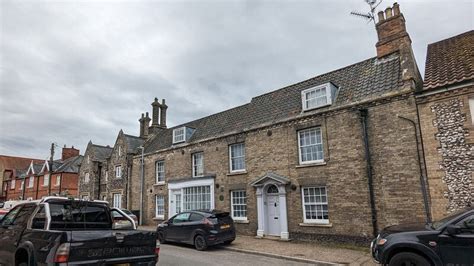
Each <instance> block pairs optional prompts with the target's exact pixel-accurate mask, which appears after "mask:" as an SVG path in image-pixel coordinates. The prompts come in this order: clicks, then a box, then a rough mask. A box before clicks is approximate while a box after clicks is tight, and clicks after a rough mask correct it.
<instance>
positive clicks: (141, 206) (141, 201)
mask: <svg viewBox="0 0 474 266" xmlns="http://www.w3.org/2000/svg"><path fill="white" fill-rule="evenodd" d="M139 148H140V149H141V150H142V156H141V161H140V221H139V224H140V225H143V193H144V189H145V184H144V182H145V169H144V164H145V161H144V160H143V157H144V152H145V148H144V147H143V146H140V147H139Z"/></svg>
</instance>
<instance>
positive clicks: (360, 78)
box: [145, 54, 402, 153]
mask: <svg viewBox="0 0 474 266" xmlns="http://www.w3.org/2000/svg"><path fill="white" fill-rule="evenodd" d="M327 82H332V83H333V84H334V85H336V86H337V87H338V88H339V90H338V94H337V96H336V100H335V102H334V103H333V104H332V105H331V106H329V107H323V108H319V109H316V110H313V111H309V112H305V113H302V111H301V110H302V105H301V91H302V90H304V89H307V88H311V87H314V86H317V85H321V84H325V83H327ZM401 84H402V82H401V70H400V60H399V56H398V54H393V55H392V56H390V57H388V58H384V59H383V60H379V59H377V58H370V59H367V60H365V61H362V62H359V63H356V64H353V65H350V66H347V67H344V68H341V69H338V70H335V71H332V72H329V73H326V74H323V75H320V76H316V77H314V78H311V79H308V80H305V81H303V82H300V83H297V84H294V85H291V86H288V87H284V88H281V89H279V90H276V91H273V92H270V93H266V94H263V95H260V96H257V97H254V98H253V99H252V100H251V102H250V103H248V104H244V105H242V106H238V107H235V108H232V109H229V110H227V111H223V112H220V113H217V114H213V115H210V116H207V117H204V118H201V119H198V120H195V121H192V122H189V123H185V124H183V125H179V126H176V127H174V128H177V127H182V126H186V127H191V128H194V129H195V132H194V134H193V135H192V137H191V139H190V140H189V142H197V141H201V140H204V139H209V138H214V137H219V136H222V135H226V134H232V133H238V132H243V131H246V130H249V129H252V128H257V127H259V126H261V125H264V124H271V123H275V122H278V121H283V120H285V119H292V118H298V117H301V116H303V115H306V114H308V113H318V112H324V111H327V110H330V109H333V108H337V107H340V106H344V105H348V104H352V103H356V102H359V101H363V100H369V99H372V98H378V97H381V96H384V95H386V94H388V93H392V92H394V91H397V90H399V89H400V85H401ZM174 128H170V129H166V130H162V131H160V133H158V134H157V135H156V136H154V137H153V138H152V139H150V140H148V141H147V142H146V143H145V152H146V153H148V152H154V151H157V150H160V149H164V148H169V147H171V146H172V131H173V129H174Z"/></svg>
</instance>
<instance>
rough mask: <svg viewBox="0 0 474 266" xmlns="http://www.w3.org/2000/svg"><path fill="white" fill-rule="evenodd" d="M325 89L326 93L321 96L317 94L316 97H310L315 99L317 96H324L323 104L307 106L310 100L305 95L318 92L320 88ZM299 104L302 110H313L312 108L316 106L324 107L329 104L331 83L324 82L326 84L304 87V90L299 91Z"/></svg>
mask: <svg viewBox="0 0 474 266" xmlns="http://www.w3.org/2000/svg"><path fill="white" fill-rule="evenodd" d="M323 89H324V90H325V92H326V94H325V95H323V96H318V97H314V98H311V99H317V98H326V103H324V104H319V105H318V104H316V105H315V106H308V102H309V101H310V100H311V99H310V100H308V99H307V98H306V96H307V95H308V94H310V93H312V92H315V93H316V92H318V91H321V90H323ZM301 104H302V106H303V111H308V110H313V109H316V108H321V107H324V106H328V105H331V104H332V91H331V85H330V83H326V84H323V85H319V86H316V87H312V88H309V89H306V90H303V91H301Z"/></svg>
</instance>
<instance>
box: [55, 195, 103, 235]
mask: <svg viewBox="0 0 474 266" xmlns="http://www.w3.org/2000/svg"><path fill="white" fill-rule="evenodd" d="M49 211H50V215H51V223H50V229H51V230H65V229H67V230H86V229H87V230H93V229H111V227H112V223H111V221H110V218H109V217H110V216H109V213H108V208H107V207H106V205H103V204H97V203H91V202H87V201H63V202H51V203H49Z"/></svg>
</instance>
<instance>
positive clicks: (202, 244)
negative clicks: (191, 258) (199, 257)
mask: <svg viewBox="0 0 474 266" xmlns="http://www.w3.org/2000/svg"><path fill="white" fill-rule="evenodd" d="M194 247H195V248H196V249H197V250H199V251H203V250H206V249H207V242H206V239H205V238H204V237H203V236H202V235H197V236H196V237H195V238H194Z"/></svg>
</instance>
